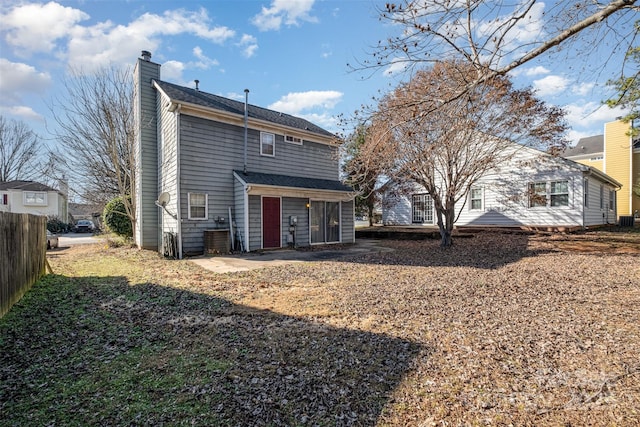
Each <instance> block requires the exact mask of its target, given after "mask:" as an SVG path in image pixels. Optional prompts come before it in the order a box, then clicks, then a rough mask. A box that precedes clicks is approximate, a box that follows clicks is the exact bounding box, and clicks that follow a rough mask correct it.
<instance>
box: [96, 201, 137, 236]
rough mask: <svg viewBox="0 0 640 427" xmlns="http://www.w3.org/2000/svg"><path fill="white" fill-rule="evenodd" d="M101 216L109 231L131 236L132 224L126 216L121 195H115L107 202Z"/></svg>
mask: <svg viewBox="0 0 640 427" xmlns="http://www.w3.org/2000/svg"><path fill="white" fill-rule="evenodd" d="M102 216H103V219H104V225H105V226H106V227H107V228H108V229H109V230H110V231H112V232H113V233H115V234H117V235H119V236H124V237H133V226H132V224H131V219H129V217H128V216H127V213H126V210H125V208H124V202H123V200H122V197H116V198H115V199H112V200H111V201H110V202H109V203H107V205H106V206H105V207H104V212H103V214H102Z"/></svg>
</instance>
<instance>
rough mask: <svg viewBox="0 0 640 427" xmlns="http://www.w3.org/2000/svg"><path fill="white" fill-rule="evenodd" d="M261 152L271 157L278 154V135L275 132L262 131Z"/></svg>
mask: <svg viewBox="0 0 640 427" xmlns="http://www.w3.org/2000/svg"><path fill="white" fill-rule="evenodd" d="M260 154H261V155H263V156H271V157H273V156H275V155H276V136H275V135H274V134H272V133H266V132H260Z"/></svg>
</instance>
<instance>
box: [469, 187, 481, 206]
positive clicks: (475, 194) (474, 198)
mask: <svg viewBox="0 0 640 427" xmlns="http://www.w3.org/2000/svg"><path fill="white" fill-rule="evenodd" d="M470 199H471V204H470V207H471V210H474V211H476V210H481V209H482V188H479V187H475V188H472V189H471V193H470Z"/></svg>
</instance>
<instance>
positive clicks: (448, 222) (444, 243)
mask: <svg viewBox="0 0 640 427" xmlns="http://www.w3.org/2000/svg"><path fill="white" fill-rule="evenodd" d="M454 214H455V212H454V210H453V209H443V210H442V211H441V212H440V211H438V209H437V208H436V215H437V217H438V228H439V229H440V247H441V248H448V247H451V246H453V237H452V236H451V234H452V232H453V220H454ZM443 217H444V218H443Z"/></svg>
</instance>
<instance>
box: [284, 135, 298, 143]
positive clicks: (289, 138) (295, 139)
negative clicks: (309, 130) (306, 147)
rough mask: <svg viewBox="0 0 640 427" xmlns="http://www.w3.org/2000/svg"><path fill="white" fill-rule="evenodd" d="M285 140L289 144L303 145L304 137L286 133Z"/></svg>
mask: <svg viewBox="0 0 640 427" xmlns="http://www.w3.org/2000/svg"><path fill="white" fill-rule="evenodd" d="M284 142H288V143H289V144H294V145H302V138H299V137H297V136H293V135H287V134H285V135H284Z"/></svg>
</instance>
